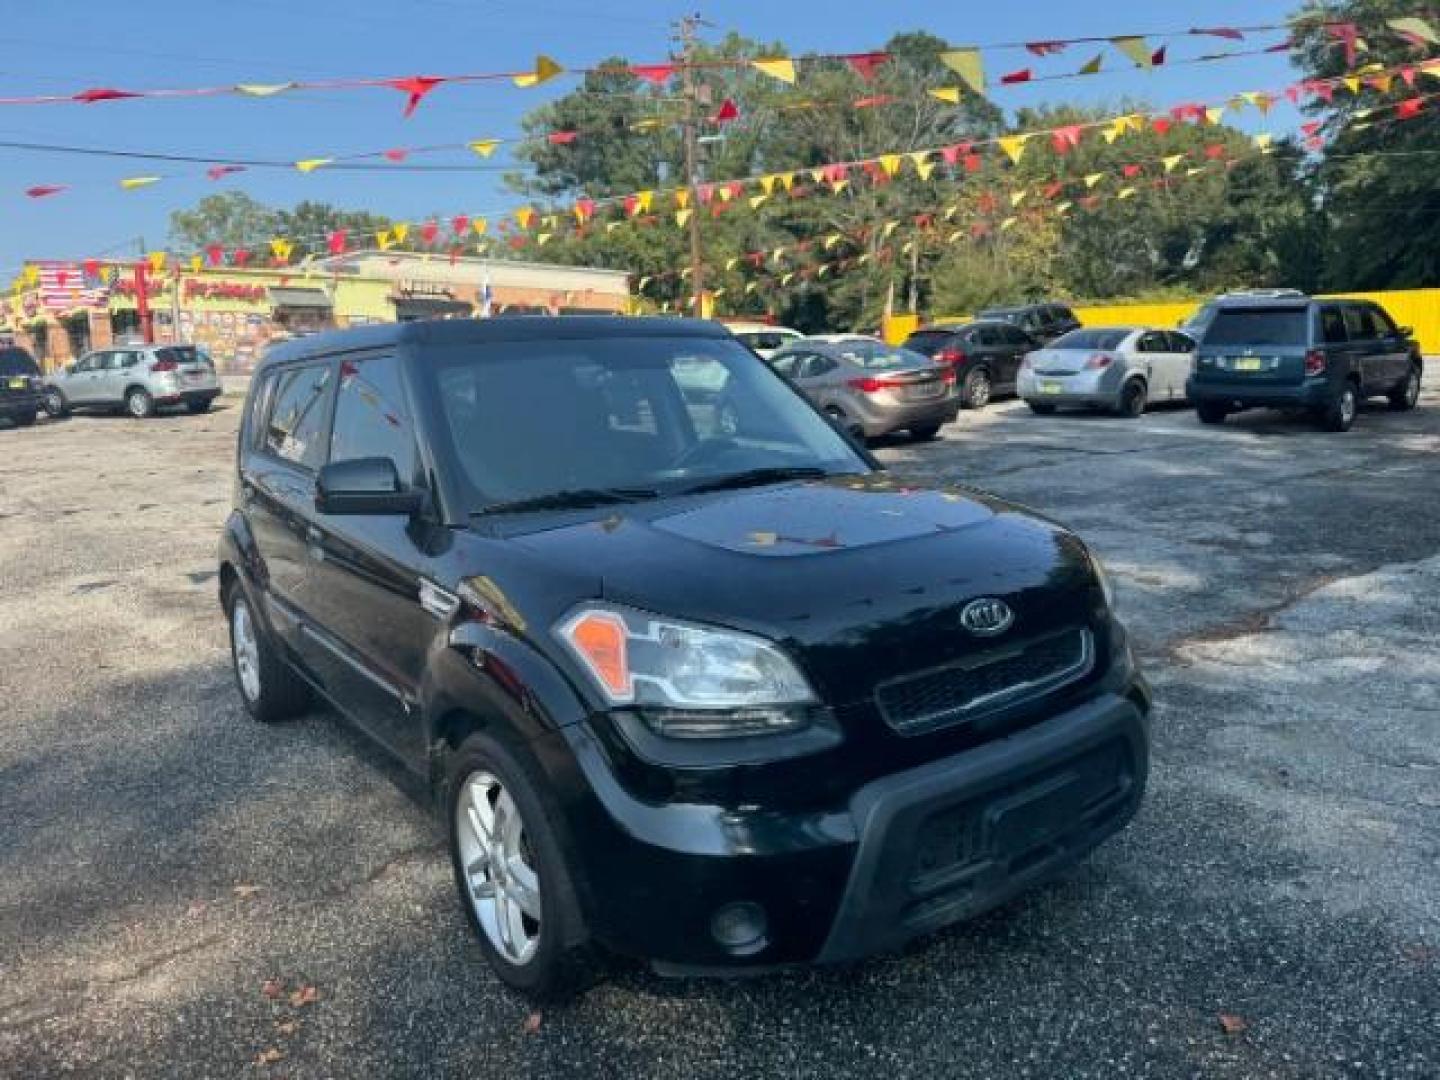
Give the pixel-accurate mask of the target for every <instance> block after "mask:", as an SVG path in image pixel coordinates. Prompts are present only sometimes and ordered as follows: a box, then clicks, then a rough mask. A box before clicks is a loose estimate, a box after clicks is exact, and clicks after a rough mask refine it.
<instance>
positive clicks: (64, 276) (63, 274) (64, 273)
mask: <svg viewBox="0 0 1440 1080" xmlns="http://www.w3.org/2000/svg"><path fill="white" fill-rule="evenodd" d="M69 282H70V271H69V270H57V271H55V284H56V285H58V286H59V287H60V288H62V289H63V288H65V286H66V285H67V284H69Z"/></svg>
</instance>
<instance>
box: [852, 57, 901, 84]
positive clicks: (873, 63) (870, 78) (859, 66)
mask: <svg viewBox="0 0 1440 1080" xmlns="http://www.w3.org/2000/svg"><path fill="white" fill-rule="evenodd" d="M889 59H890V54H889V53H883V52H870V53H853V54H851V55H850V56H847V57H845V62H846V63H847V64H849V65H850V66H851V67H852V68H854V69H855V73H856V74H857V75H859V76H860V78H862V79H864V80H865V81H866V82H874V81H875V69H876V68H878V67H879V66H880V65H881V64H883V63H885V61H886V60H889Z"/></svg>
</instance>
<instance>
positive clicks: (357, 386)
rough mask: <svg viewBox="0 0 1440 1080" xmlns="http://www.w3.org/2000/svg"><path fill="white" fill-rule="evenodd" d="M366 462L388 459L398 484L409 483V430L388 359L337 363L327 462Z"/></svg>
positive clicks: (393, 363)
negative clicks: (393, 467)
mask: <svg viewBox="0 0 1440 1080" xmlns="http://www.w3.org/2000/svg"><path fill="white" fill-rule="evenodd" d="M371 457H383V458H389V459H390V460H391V461H393V462H394V463H395V470H396V472H398V473H399V474H400V479H402V480H404V481H405V482H406V483H410V482H411V481H412V480H413V479H414V475H415V427H414V424H413V423H412V422H411V419H410V408H409V406H408V404H407V403H406V401H405V388H404V386H403V385H401V381H400V361H399V360H398V359H397V358H396V357H394V356H371V357H366V358H365V359H363V360H342V361H340V388H339V390H338V391H336V394H335V423H334V425H333V428H332V430H331V433H330V460H331V461H352V460H354V459H355V458H371Z"/></svg>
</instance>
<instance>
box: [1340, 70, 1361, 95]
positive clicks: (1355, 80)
mask: <svg viewBox="0 0 1440 1080" xmlns="http://www.w3.org/2000/svg"><path fill="white" fill-rule="evenodd" d="M1341 81H1342V82H1343V83H1344V84H1345V85H1346V86H1347V87H1348V88H1349V90H1350V93H1352V94H1358V93H1360V76H1359V75H1346V76H1345V78H1344V79H1342V80H1341Z"/></svg>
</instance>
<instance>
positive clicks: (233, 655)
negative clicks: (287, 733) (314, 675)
mask: <svg viewBox="0 0 1440 1080" xmlns="http://www.w3.org/2000/svg"><path fill="white" fill-rule="evenodd" d="M225 614H226V615H227V616H228V618H229V622H230V660H231V664H232V666H233V667H234V669H235V684H236V686H237V687H238V688H239V690H240V700H241V701H243V702H244V703H245V711H246V712H248V713H249V714H250V715H251V716H253V717H254V718H255V719H256V720H258V721H260V722H261V723H262V724H274V723H278V722H279V721H281V720H290V719H292V718H294V717H296V716H299V715H300V714H301V713H303V712H305V710H306V709H308V708H309V707H310V703H311V695H310V687H309V686H308V685H307V684H306V682H305V680H304V679H302V678H300V676H299V675H297V674H295V671H294V669H293V668H291V667H290V665H289V664H287V663H286V662H285V661H284V660H282V659H281V658H280V656H279V655H278V654H277V653H276V651H275V647H274V646H273V645H272V644H271V643H270V639H269V638H267V637H266V636H265V630H264V628H263V627H262V626H261V625H260V624H259V622H257V621H256V619H255V613H254V611H253V610H252V609H251V607H250V600H249V598H248V597H247V596H246V595H245V590H244V589H243V588H242V587H241V586H240V583H239V582H238V581H236V582H232V583H231V585H230V587H229V588H228V589H226V590H225Z"/></svg>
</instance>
